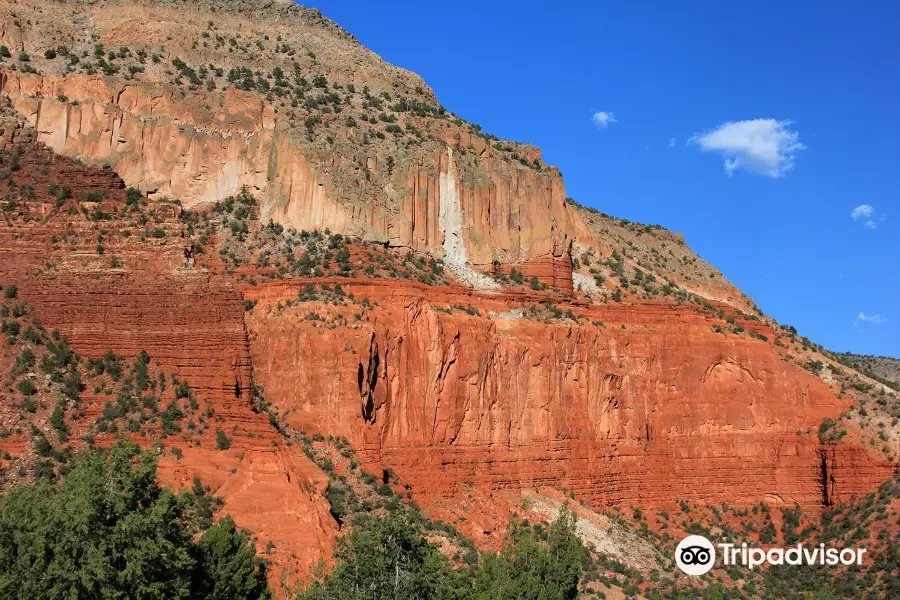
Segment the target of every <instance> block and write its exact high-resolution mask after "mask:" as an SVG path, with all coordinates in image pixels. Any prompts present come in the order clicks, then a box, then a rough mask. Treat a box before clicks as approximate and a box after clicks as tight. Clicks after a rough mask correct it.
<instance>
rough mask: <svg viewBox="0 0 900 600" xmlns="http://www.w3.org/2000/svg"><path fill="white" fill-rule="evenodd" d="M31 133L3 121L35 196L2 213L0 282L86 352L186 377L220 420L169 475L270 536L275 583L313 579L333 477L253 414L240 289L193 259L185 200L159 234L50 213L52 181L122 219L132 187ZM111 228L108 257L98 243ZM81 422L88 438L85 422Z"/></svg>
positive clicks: (331, 533) (92, 410)
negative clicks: (144, 356)
mask: <svg viewBox="0 0 900 600" xmlns="http://www.w3.org/2000/svg"><path fill="white" fill-rule="evenodd" d="M22 131H23V130H19V129H15V128H12V127H9V126H5V127H3V134H2V135H0V140H2V139H3V138H16V139H20V140H26V141H25V142H24V143H19V144H16V146H15V151H16V152H17V153H18V156H19V158H18V161H19V169H18V170H17V171H16V172H15V173H14V175H15V176H16V178H17V179H18V180H19V181H20V182H22V181H30V182H31V185H32V188H33V190H34V192H35V198H34V199H33V200H31V201H28V202H24V203H19V204H18V205H17V208H16V209H15V210H13V211H7V212H6V213H5V219H6V221H5V223H3V226H2V227H0V282H2V284H7V285H8V284H11V283H14V284H16V285H17V287H18V296H19V298H20V299H21V300H23V301H25V302H27V303H28V304H29V305H30V306H31V307H32V314H33V316H34V317H35V318H36V319H39V320H40V321H41V322H42V323H44V325H45V326H46V327H47V328H48V330H49V329H59V331H60V332H61V333H62V334H64V335H65V336H67V337H68V339H69V340H70V342H71V344H72V347H73V348H74V350H75V351H76V352H78V353H79V354H81V355H82V356H84V357H96V356H100V355H102V354H103V353H104V352H105V351H106V350H107V349H111V350H112V351H113V352H115V353H116V354H117V355H119V356H123V357H125V358H126V359H128V360H133V359H134V357H135V356H137V355H138V353H139V352H140V351H141V350H146V351H147V353H148V354H149V355H150V358H151V360H152V361H153V364H154V365H155V367H158V368H160V369H162V370H163V371H164V372H166V373H168V374H171V375H176V376H177V377H178V378H179V379H181V380H184V381H187V382H188V383H189V385H190V388H191V390H192V391H193V392H194V393H195V395H196V396H197V398H198V401H199V403H200V405H201V407H202V408H203V409H204V410H205V411H208V412H207V414H208V415H209V418H210V420H211V422H212V423H213V424H214V425H213V427H210V428H209V429H208V430H207V431H206V432H205V433H203V434H202V435H198V434H194V433H193V432H192V431H190V430H186V431H185V432H184V434H183V435H172V436H169V437H167V438H166V439H165V440H163V444H164V447H165V448H167V449H172V448H178V449H180V450H181V457H180V458H177V459H176V458H173V457H172V456H171V455H170V454H169V453H166V455H165V456H163V457H162V458H161V459H160V477H161V479H162V481H163V482H164V483H165V484H168V485H171V486H173V487H175V488H176V489H178V488H181V487H185V486H190V485H191V484H192V480H193V477H194V476H195V475H198V476H200V478H201V480H202V481H203V482H204V483H205V484H208V485H210V486H211V489H212V492H213V494H214V495H217V496H220V497H221V498H222V499H223V500H224V506H223V510H224V511H225V512H226V513H229V514H232V515H233V516H234V518H235V521H236V522H237V524H238V525H239V526H241V527H246V528H248V529H249V530H250V531H251V532H252V533H253V534H254V536H255V537H256V540H257V544H258V547H259V548H260V549H262V548H263V547H265V546H266V544H268V543H269V542H272V544H273V547H274V550H273V551H272V553H271V556H270V557H269V558H271V559H273V561H274V563H275V565H276V568H275V570H274V573H273V583H276V585H277V582H278V580H279V577H280V574H281V570H282V568H283V567H287V566H290V568H291V570H292V571H291V572H292V573H297V574H301V575H302V574H305V573H307V572H308V571H309V569H311V568H312V567H313V566H314V565H316V564H318V562H319V561H327V560H329V559H330V557H331V551H332V548H333V544H334V539H335V537H336V534H337V526H336V524H335V522H334V520H333V519H332V517H331V515H330V513H329V505H328V503H327V502H326V501H325V499H324V498H323V492H324V490H325V487H326V485H327V482H328V477H327V476H326V475H325V474H324V473H323V472H322V471H321V470H319V469H318V467H316V466H315V464H313V463H312V462H311V461H310V460H309V459H308V458H307V457H306V456H305V455H304V454H303V452H302V451H301V450H300V449H299V448H298V447H296V446H291V445H289V444H287V443H285V441H284V440H282V438H281V437H280V436H278V435H277V433H276V432H275V430H274V429H273V428H272V426H271V424H270V423H269V420H268V417H267V416H266V415H265V414H257V413H256V412H254V411H253V410H252V409H251V403H250V393H251V385H252V371H251V358H250V352H249V342H248V338H247V333H246V330H245V327H244V322H243V317H244V306H243V297H242V294H241V293H240V292H239V291H238V290H237V289H235V287H234V286H233V284H232V283H231V282H229V281H228V280H227V279H225V278H224V277H223V276H221V275H215V274H211V273H210V272H207V271H206V270H203V269H199V268H198V269H189V268H185V267H184V265H183V262H184V261H183V257H182V239H181V238H180V232H181V231H182V229H183V224H182V223H181V221H180V219H179V214H178V213H179V210H180V209H179V208H178V207H176V206H174V205H156V206H155V207H153V215H154V217H153V220H152V221H151V222H150V224H149V225H148V227H152V228H155V229H158V230H160V231H164V232H165V235H164V236H162V237H159V238H157V237H154V236H150V235H147V236H146V237H145V235H144V234H142V228H141V227H140V226H139V225H136V223H135V222H131V221H129V220H128V219H125V218H121V219H120V218H118V217H115V216H112V217H108V218H107V219H108V220H100V221H96V220H92V219H90V218H89V217H88V216H87V214H86V213H85V214H83V213H82V212H80V211H75V212H74V213H70V212H67V211H62V210H53V205H52V203H51V202H50V201H47V200H46V199H45V198H43V197H42V196H45V195H46V193H47V189H48V185H49V182H66V185H68V186H69V187H70V190H71V191H72V194H73V196H74V197H82V196H83V194H84V193H87V192H100V193H102V194H103V196H104V199H103V201H102V203H99V204H97V206H99V207H100V208H101V209H102V210H104V211H105V212H106V213H107V214H111V215H115V214H116V213H117V212H118V211H119V210H120V209H121V207H122V206H123V205H124V204H125V186H124V184H123V183H122V181H121V179H119V178H118V177H117V176H116V175H115V173H113V172H112V171H111V170H110V169H89V168H85V167H84V166H83V165H79V164H77V163H74V162H72V161H70V160H68V159H64V158H60V157H55V156H53V155H52V154H50V153H48V152H47V151H46V150H44V149H43V148H41V147H40V146H39V145H36V144H30V143H28V142H27V139H28V138H29V137H31V136H29V135H24V134H22V133H21V132H22ZM26 132H27V130H26ZM2 146H3V144H2V143H0V147H2ZM88 204H90V205H91V206H92V207H93V206H94V203H88ZM92 210H93V208H92ZM103 232H106V233H105V235H103V251H102V253H101V252H98V248H97V240H98V235H99V234H101V233H103ZM111 232H112V233H111ZM125 232H128V233H125ZM144 233H146V231H145V232H144ZM113 258H115V259H116V262H113ZM0 395H2V393H0ZM100 396H101V394H98V390H92V389H86V390H85V391H84V392H83V393H82V395H81V401H82V403H83V412H84V415H85V417H86V423H88V424H90V423H91V422H93V420H94V419H95V418H96V417H97V416H99V415H100V413H101V412H102V411H103V409H104V400H103V399H102V398H101V397H100ZM7 400H8V401H10V402H12V401H13V398H11V397H10V398H8V399H7ZM73 427H74V428H75V430H74V431H75V432H78V431H79V428H81V427H82V425H79V424H78V423H75V424H73ZM216 428H220V429H222V430H223V431H225V432H227V435H228V436H229V438H230V440H231V446H230V448H229V449H227V450H220V449H217V444H216V436H215V431H214V430H215V429H216ZM82 433H83V432H82ZM79 435H80V433H79ZM73 438H75V439H77V436H75V435H73ZM111 439H112V438H111ZM110 441H111V440H110ZM148 443H149V442H148Z"/></svg>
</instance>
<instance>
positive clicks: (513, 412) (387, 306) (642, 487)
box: [245, 281, 893, 509]
mask: <svg viewBox="0 0 900 600" xmlns="http://www.w3.org/2000/svg"><path fill="white" fill-rule="evenodd" d="M345 288H346V289H348V290H350V291H352V292H353V293H354V294H355V296H356V297H357V298H361V297H367V298H369V299H370V300H372V301H374V302H375V303H376V304H377V305H378V306H376V307H375V308H373V309H367V310H366V311H364V316H365V318H364V319H363V321H361V322H360V324H359V325H356V326H353V327H349V328H343V327H338V328H334V329H328V328H323V327H314V326H313V325H312V324H311V323H314V322H311V321H309V320H305V319H304V317H305V316H306V314H307V312H308V311H309V310H310V308H308V307H307V306H306V305H300V306H301V308H299V309H286V310H284V311H282V312H279V311H278V310H276V309H273V305H274V303H276V302H277V301H278V300H285V299H289V298H292V297H296V294H297V285H292V284H287V283H280V284H270V285H268V286H265V287H262V288H254V289H248V290H245V293H247V294H248V295H251V296H252V297H258V298H260V300H261V303H260V304H259V305H258V306H257V307H256V308H255V309H254V311H253V312H252V313H251V314H250V315H249V316H248V327H249V330H250V332H251V354H252V356H253V361H254V365H255V369H256V370H255V373H256V377H257V379H258V381H259V382H260V384H261V385H263V386H264V388H265V390H266V397H267V399H268V400H269V401H270V402H273V403H274V404H275V405H276V406H278V408H279V409H280V411H281V412H282V414H284V415H286V418H287V420H288V422H289V423H291V424H292V425H294V426H296V427H299V428H303V429H306V430H307V431H310V432H313V431H316V432H328V433H332V434H334V435H345V436H347V437H348V438H349V439H350V440H351V441H352V442H353V444H354V446H355V447H357V448H358V449H360V450H361V452H362V453H363V456H364V457H365V458H366V459H367V460H368V461H369V462H370V463H371V464H378V465H383V466H385V467H391V468H393V469H394V470H395V471H396V472H397V473H398V474H400V476H401V479H402V480H403V481H405V482H408V483H409V484H410V485H411V486H412V490H413V492H414V494H416V496H417V497H419V498H421V499H422V500H424V501H425V503H426V505H427V504H428V503H429V502H440V501H441V500H446V499H448V498H452V497H454V496H455V495H457V494H459V493H460V489H459V485H460V483H461V482H465V483H466V484H467V485H469V486H471V487H474V488H475V489H476V490H479V491H480V492H481V493H482V494H483V495H484V496H486V497H490V496H492V495H501V494H502V493H503V492H504V491H506V490H521V489H533V488H539V487H545V486H546V487H552V488H556V489H569V490H572V491H573V492H574V494H575V497H576V498H578V499H579V500H585V501H587V502H588V503H589V504H591V505H592V506H595V507H600V506H606V505H610V504H621V505H631V504H638V505H641V506H653V507H660V508H665V507H671V506H672V505H673V504H674V503H675V499H676V498H678V497H682V498H691V499H694V500H699V501H701V502H709V503H721V502H727V503H729V504H732V505H750V504H754V503H757V502H759V501H760V500H767V501H770V502H774V503H785V504H788V505H793V504H794V503H795V502H796V503H799V504H800V505H802V506H804V507H807V508H811V509H815V508H816V507H820V506H822V505H823V503H825V502H831V501H835V500H838V499H848V498H849V497H850V496H851V495H853V494H859V493H863V492H865V491H866V490H869V489H872V487H873V486H875V485H877V482H879V481H881V480H883V479H884V478H885V477H888V476H889V475H890V473H891V472H892V470H893V465H892V463H890V462H888V461H883V460H879V459H876V458H874V457H873V456H871V455H868V454H867V452H866V451H865V450H863V449H861V448H859V447H854V446H852V445H839V446H836V447H828V448H824V447H823V446H822V444H820V442H819V440H818V439H817V437H816V435H815V430H816V428H817V427H818V424H819V423H820V422H821V420H822V419H823V418H824V417H827V416H831V417H836V416H837V415H839V414H840V413H841V411H842V410H844V409H845V408H846V406H847V405H848V404H849V402H848V401H846V400H839V399H837V398H836V397H835V396H834V395H833V394H832V393H831V392H830V391H829V390H828V389H827V388H826V387H825V386H824V385H823V384H822V383H821V382H820V381H819V380H818V379H817V378H815V377H813V376H812V375H809V374H807V373H805V372H803V371H801V370H800V369H798V368H796V367H794V366H792V365H790V364H787V363H784V362H782V361H780V360H779V359H778V357H777V356H776V354H775V353H774V352H773V351H772V347H771V346H770V345H769V344H767V343H764V342H761V341H758V340H751V339H747V338H743V339H740V338H734V337H731V338H726V337H723V336H722V335H717V334H715V333H714V332H713V331H712V326H711V323H712V320H711V319H709V318H708V317H703V316H699V315H698V314H697V313H696V312H695V311H694V310H692V309H690V308H688V307H683V306H673V305H666V304H663V303H655V302H654V303H644V304H637V305H634V306H623V305H608V306H591V307H587V306H576V307H574V308H576V310H577V311H578V312H579V313H581V314H584V315H586V316H587V317H588V319H589V320H602V321H603V322H604V323H605V327H604V326H598V325H592V324H588V323H589V322H590V321H582V324H579V325H576V324H574V323H568V324H563V323H557V324H543V323H536V322H533V321H531V320H528V319H523V318H517V316H515V315H514V314H511V313H510V311H511V310H514V309H515V308H516V307H518V306H520V305H521V304H522V303H527V302H528V301H529V297H528V295H527V294H510V295H506V296H504V295H502V294H494V295H491V296H489V297H480V296H478V295H472V294H470V293H466V292H465V291H463V290H455V291H453V290H432V289H427V288H424V287H418V286H412V285H408V286H403V287H400V288H399V289H398V287H397V286H386V285H379V284H375V283H367V282H363V281H353V282H350V283H349V284H346V282H345ZM531 301H534V300H533V299H531ZM455 303H462V304H467V305H472V306H475V307H478V309H479V310H480V311H481V313H482V314H481V315H469V314H466V313H465V312H463V311H453V312H452V314H450V315H447V314H445V313H444V312H442V311H441V310H437V309H438V308H441V307H443V306H446V305H451V304H455ZM312 309H313V310H319V311H320V312H323V311H324V312H323V314H327V312H328V309H327V307H319V308H317V307H315V306H313V307H312ZM292 310H293V311H295V312H291V311H292ZM489 314H491V315H493V317H491V318H488V315H489ZM623 325H624V328H623ZM825 463H827V465H826V464H825ZM823 468H824V469H827V474H826V475H823ZM832 475H833V477H832ZM823 477H824V478H823ZM826 481H827V482H828V489H827V490H826V487H825V486H826Z"/></svg>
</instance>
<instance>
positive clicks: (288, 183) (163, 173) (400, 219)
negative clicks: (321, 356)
mask: <svg viewBox="0 0 900 600" xmlns="http://www.w3.org/2000/svg"><path fill="white" fill-rule="evenodd" d="M114 81H115V80H113V79H111V78H102V77H97V76H95V77H89V76H85V75H72V76H69V77H65V78H56V77H45V76H39V75H34V74H23V73H17V72H4V73H3V74H2V75H0V92H2V93H3V94H5V95H8V96H9V97H10V98H11V100H12V102H13V106H14V107H15V109H16V110H18V111H19V112H21V113H22V114H23V115H24V116H25V118H26V120H27V122H28V123H29V124H30V125H31V126H33V127H34V128H35V130H36V132H37V139H38V140H39V141H41V142H43V143H45V144H47V145H48V146H49V147H51V148H52V149H53V150H54V151H55V152H57V153H59V154H63V155H66V156H71V157H77V158H81V159H84V160H88V161H90V162H93V163H100V164H108V165H111V166H112V167H113V169H114V170H115V171H116V173H118V174H119V175H120V176H121V177H122V179H124V180H125V182H126V183H127V184H128V185H132V186H135V187H138V188H140V189H141V190H142V191H145V192H147V193H149V194H151V195H152V196H155V197H172V198H178V199H180V200H182V202H183V203H184V204H185V206H188V207H191V206H196V205H198V204H203V203H211V202H214V201H215V200H218V199H221V198H223V197H225V196H228V195H229V194H233V193H236V192H237V191H239V190H240V188H241V187H242V186H244V185H246V186H248V187H250V188H251V189H253V190H255V191H256V192H258V193H259V194H260V195H261V197H262V198H263V199H264V203H263V218H272V219H274V220H275V221H277V222H279V223H282V224H284V225H285V226H290V227H295V228H297V229H324V228H329V229H331V230H332V231H335V232H339V233H346V234H354V235H360V236H362V237H364V238H366V239H379V240H385V241H388V242H389V243H391V244H393V245H398V246H406V247H409V248H411V249H412V250H415V251H422V252H430V253H432V254H435V255H437V256H445V257H446V258H447V260H448V262H455V263H466V262H468V263H472V264H476V265H478V264H480V265H489V264H491V261H493V260H498V261H500V262H503V263H516V262H524V261H527V260H529V259H532V258H535V257H540V256H544V255H555V256H561V255H562V254H564V253H567V252H568V245H569V244H570V243H571V238H572V235H573V233H574V231H575V228H574V221H575V220H576V219H577V216H576V215H575V214H574V213H573V211H571V210H570V209H569V208H568V207H566V205H565V203H564V199H565V192H564V188H563V183H562V179H561V178H560V177H559V175H558V173H556V172H555V171H548V172H545V173H539V172H536V171H534V170H529V169H517V168H512V167H510V166H509V165H508V164H506V163H505V162H503V161H500V160H497V159H495V158H492V157H491V156H490V154H489V153H488V150H487V147H486V145H485V143H484V141H483V140H481V139H480V138H476V137H473V136H471V135H469V134H457V135H456V137H455V138H449V139H448V140H447V143H446V145H444V147H443V150H437V151H435V152H433V153H432V152H427V151H425V152H424V153H423V154H422V155H421V156H420V157H419V159H418V162H417V163H416V164H409V165H397V166H393V165H392V164H391V163H392V162H393V158H391V159H390V161H389V160H388V158H387V157H385V156H378V155H372V156H369V157H368V158H366V159H365V160H364V161H362V162H363V163H364V164H365V165H366V166H365V169H367V170H368V171H369V172H370V173H378V172H388V171H389V175H388V177H389V181H390V183H389V184H388V185H389V187H390V188H391V189H390V190H389V191H390V196H391V198H392V201H387V202H381V203H379V202H378V201H377V200H371V199H368V200H367V199H363V198H344V197H342V196H341V195H340V190H341V188H340V182H341V179H342V178H347V177H352V178H362V177H363V174H362V171H361V170H360V169H359V167H358V166H356V162H355V161H354V160H351V159H355V158H356V157H342V156H340V155H339V154H329V155H328V156H327V157H324V158H323V156H321V155H320V153H318V152H314V151H312V150H311V149H309V148H305V147H304V144H303V141H302V139H300V138H299V134H298V132H297V131H296V130H295V129H294V128H293V127H292V126H291V124H290V123H288V122H286V121H284V120H282V119H279V118H278V116H277V115H276V113H275V111H274V109H273V107H272V106H271V105H270V104H268V103H266V102H265V101H264V99H263V98H262V97H261V96H259V95H257V94H253V93H249V92H242V91H240V90H234V89H228V90H225V91H222V92H214V93H203V92H198V93H196V94H192V95H189V96H185V95H184V94H183V93H181V92H179V91H178V90H172V89H170V88H163V87H161V86H150V85H144V84H138V83H126V82H120V83H115V82H114ZM61 97H65V99H66V101H61V100H60V99H59V98H61ZM72 101H75V102H77V104H73V102H72ZM448 135H449V134H448ZM450 144H458V145H465V146H471V147H472V148H473V149H474V150H473V152H474V153H475V154H476V155H477V156H480V157H482V158H481V159H480V161H478V165H477V166H475V165H472V164H467V165H457V164H456V162H457V161H458V160H459V153H457V158H454V154H453V149H452V146H451V145H450ZM479 149H480V150H479ZM468 160H470V161H471V158H470V159H468ZM370 200H371V201H370Z"/></svg>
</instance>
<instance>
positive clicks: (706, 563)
mask: <svg viewBox="0 0 900 600" xmlns="http://www.w3.org/2000/svg"><path fill="white" fill-rule="evenodd" d="M716 546H718V548H719V550H720V551H721V554H722V563H723V564H724V565H725V566H726V567H727V566H732V565H743V566H745V567H748V568H750V569H753V568H754V567H758V566H760V565H763V564H765V565H770V566H771V565H828V566H832V567H833V566H835V565H838V564H841V565H846V566H849V565H861V564H862V561H863V555H864V554H865V553H866V549H865V548H826V547H825V544H819V545H818V546H807V545H805V544H797V545H796V546H791V547H790V548H769V549H768V550H764V549H762V548H750V547H748V546H747V544H741V545H740V546H738V545H737V544H727V543H722V544H716ZM716 546H713V543H712V542H710V541H709V540H708V539H706V538H705V537H703V536H702V535H689V536H687V537H686V538H684V539H683V540H681V543H679V544H678V547H676V548H675V564H676V565H678V568H679V569H681V570H682V571H684V572H685V573H687V574H688V575H695V576H699V575H703V574H705V573H708V572H709V570H710V569H712V568H713V566H714V565H715V564H716Z"/></svg>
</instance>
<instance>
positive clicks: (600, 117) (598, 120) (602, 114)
mask: <svg viewBox="0 0 900 600" xmlns="http://www.w3.org/2000/svg"><path fill="white" fill-rule="evenodd" d="M591 120H592V121H593V122H594V125H596V126H597V127H599V128H601V129H606V128H607V127H609V124H610V123H615V122H616V118H615V117H614V116H613V114H612V113H611V112H606V111H603V110H601V111H597V112H595V113H594V116H592V117H591Z"/></svg>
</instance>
